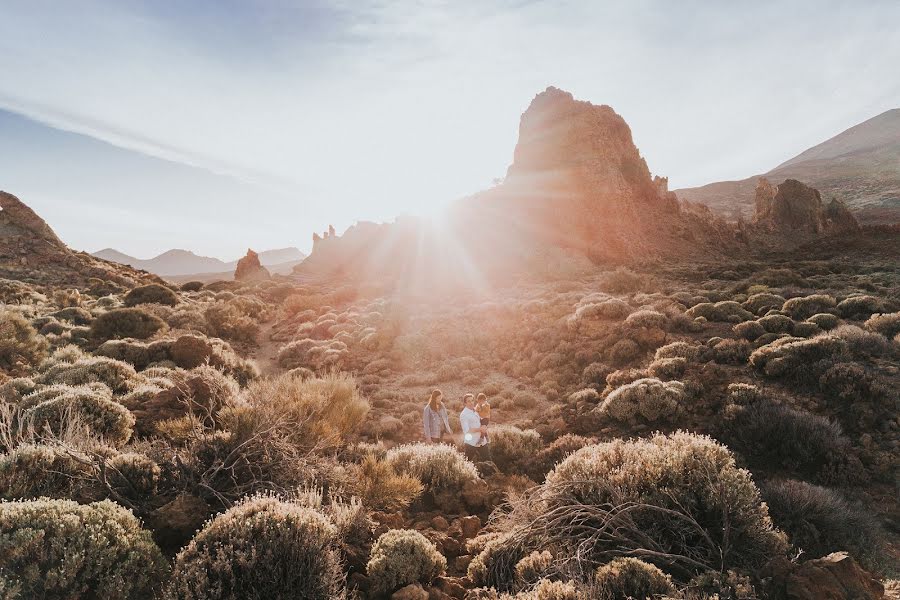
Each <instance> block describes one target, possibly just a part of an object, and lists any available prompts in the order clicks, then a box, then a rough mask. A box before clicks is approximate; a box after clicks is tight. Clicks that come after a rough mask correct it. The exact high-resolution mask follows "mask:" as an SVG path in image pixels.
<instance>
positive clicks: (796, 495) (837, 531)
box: [762, 479, 886, 571]
mask: <svg viewBox="0 0 900 600" xmlns="http://www.w3.org/2000/svg"><path fill="white" fill-rule="evenodd" d="M762 494H763V498H764V499H765V501H766V503H767V504H768V505H769V513H770V514H771V515H772V520H773V521H775V523H776V524H777V525H778V526H779V527H781V528H782V529H784V531H785V532H786V533H787V534H788V536H790V540H791V543H792V544H793V545H794V546H796V547H797V548H799V549H802V550H803V552H804V553H806V556H807V558H819V557H820V556H825V555H827V554H830V553H832V552H837V551H840V550H846V551H847V552H849V553H850V554H851V555H852V556H853V558H855V559H856V560H858V561H859V562H860V563H861V564H862V565H863V566H865V567H866V568H867V569H872V570H876V571H878V570H880V569H879V567H880V566H882V565H881V563H882V562H883V559H884V557H885V555H886V553H885V552H884V545H883V542H884V539H885V536H884V530H883V529H882V527H881V525H879V523H878V521H877V520H876V518H875V517H874V516H873V515H872V513H871V511H869V510H867V509H865V508H864V507H862V506H859V505H856V504H852V503H850V502H848V501H847V500H846V499H845V498H844V497H843V496H842V495H841V494H840V493H839V492H838V491H836V490H832V489H828V488H824V487H819V486H817V485H812V484H809V483H806V482H803V481H796V480H794V479H787V480H780V481H772V482H769V483H767V484H765V485H763V486H762Z"/></svg>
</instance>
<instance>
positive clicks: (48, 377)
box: [35, 356, 136, 394]
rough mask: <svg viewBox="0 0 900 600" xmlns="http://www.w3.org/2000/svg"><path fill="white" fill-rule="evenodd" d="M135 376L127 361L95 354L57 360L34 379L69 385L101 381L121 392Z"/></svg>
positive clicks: (39, 381) (38, 381) (125, 390)
mask: <svg viewBox="0 0 900 600" xmlns="http://www.w3.org/2000/svg"><path fill="white" fill-rule="evenodd" d="M135 378H136V373H135V370H134V367H132V366H131V365H129V364H128V363H126V362H123V361H121V360H115V359H112V358H107V357H105V356H97V357H92V358H84V359H81V360H78V361H76V362H74V363H67V362H58V363H56V364H54V365H53V366H51V367H50V368H48V369H47V370H46V371H44V372H43V373H41V375H40V376H38V377H37V378H36V379H35V381H36V382H37V383H41V384H46V385H53V384H55V383H61V384H65V385H71V386H81V385H87V384H91V383H102V384H103V385H105V386H106V387H108V388H109V389H110V390H112V392H113V393H115V394H123V393H125V392H127V391H128V390H129V387H130V386H131V384H132V382H133V381H134V380H135Z"/></svg>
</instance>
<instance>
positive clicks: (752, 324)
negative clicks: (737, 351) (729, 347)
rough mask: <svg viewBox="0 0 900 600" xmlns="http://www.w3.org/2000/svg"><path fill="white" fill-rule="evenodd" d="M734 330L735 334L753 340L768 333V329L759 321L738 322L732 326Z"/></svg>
mask: <svg viewBox="0 0 900 600" xmlns="http://www.w3.org/2000/svg"><path fill="white" fill-rule="evenodd" d="M732 331H734V333H735V335H737V336H738V337H740V338H743V339H745V340H749V341H751V342H752V341H753V340H755V339H756V338H758V337H760V336H761V335H764V334H765V333H766V329H765V328H764V327H763V326H762V324H760V323H759V322H758V321H744V322H743V323H738V324H736V325H735V326H734V327H733V328H732Z"/></svg>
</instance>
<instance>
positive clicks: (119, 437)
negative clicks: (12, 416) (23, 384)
mask: <svg viewBox="0 0 900 600" xmlns="http://www.w3.org/2000/svg"><path fill="white" fill-rule="evenodd" d="M51 389H53V391H54V392H56V393H55V395H54V396H53V397H51V398H49V399H46V400H44V401H42V402H40V403H39V404H35V405H34V406H32V407H30V408H28V409H27V410H25V411H24V412H23V416H24V418H25V419H28V420H29V421H30V422H31V423H32V424H33V425H34V427H35V428H37V429H41V428H43V427H49V428H50V430H51V431H54V432H56V433H60V432H61V431H63V430H64V429H65V427H66V425H67V422H68V420H69V419H72V418H75V419H77V420H78V421H80V422H81V423H82V424H83V425H85V426H87V428H88V429H90V431H91V432H92V433H93V434H94V435H96V436H98V437H100V438H101V439H102V440H103V441H104V442H106V443H109V444H111V445H113V446H122V445H124V444H125V443H126V442H128V440H129V439H130V438H131V434H132V432H133V431H134V415H132V414H131V412H130V411H129V410H128V409H127V408H125V407H124V406H122V405H121V404H119V403H118V402H115V401H114V400H111V399H109V398H108V397H106V396H104V395H103V394H102V393H97V392H96V391H95V390H93V389H91V388H88V387H68V386H54V388H51ZM28 399H29V397H26V398H25V399H24V400H23V401H27V400H28Z"/></svg>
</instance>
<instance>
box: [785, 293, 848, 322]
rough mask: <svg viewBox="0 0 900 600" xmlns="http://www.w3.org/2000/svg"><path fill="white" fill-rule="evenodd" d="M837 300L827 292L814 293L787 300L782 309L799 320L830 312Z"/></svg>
mask: <svg viewBox="0 0 900 600" xmlns="http://www.w3.org/2000/svg"><path fill="white" fill-rule="evenodd" d="M836 305H837V302H835V300H834V298H832V297H831V296H829V295H827V294H812V295H810V296H801V297H799V298H791V299H790V300H786V301H785V303H784V304H783V305H782V307H781V310H783V311H784V312H786V313H787V314H789V315H790V316H791V317H793V318H794V319H797V320H802V319H808V318H809V317H811V316H813V315H814V314H816V313H824V312H829V311H830V310H831V309H833V308H835V306H836Z"/></svg>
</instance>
